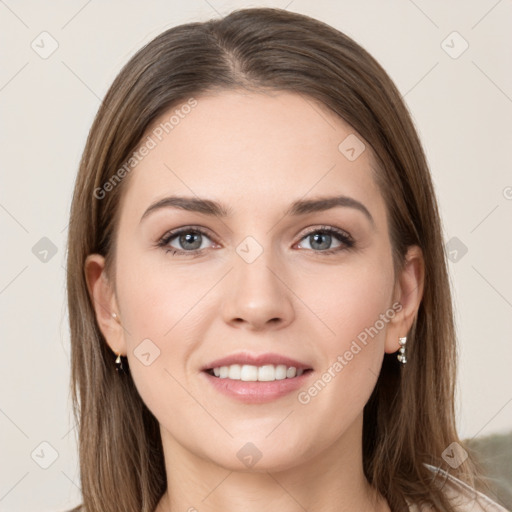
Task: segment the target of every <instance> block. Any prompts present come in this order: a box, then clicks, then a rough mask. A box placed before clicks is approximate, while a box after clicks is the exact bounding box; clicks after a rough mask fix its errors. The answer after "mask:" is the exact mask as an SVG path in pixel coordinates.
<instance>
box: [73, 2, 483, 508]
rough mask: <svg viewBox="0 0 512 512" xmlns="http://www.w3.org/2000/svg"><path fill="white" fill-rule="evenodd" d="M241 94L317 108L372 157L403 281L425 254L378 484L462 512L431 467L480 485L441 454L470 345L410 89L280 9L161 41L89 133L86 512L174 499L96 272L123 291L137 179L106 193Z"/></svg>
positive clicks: (83, 195)
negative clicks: (455, 302)
mask: <svg viewBox="0 0 512 512" xmlns="http://www.w3.org/2000/svg"><path fill="white" fill-rule="evenodd" d="M240 87H243V88H245V89H248V90H254V91H264V90H268V91H272V90H275V91H290V92H294V93H298V94H302V95H304V97H305V98H312V99H315V100H317V101H319V102H321V103H323V104H324V105H326V106H327V107H328V108H329V109H331V110H332V111H333V112H335V113H336V114H338V115H339V116H340V117H341V118H342V119H344V120H345V121H346V122H347V123H348V124H349V125H351V126H352V127H353V128H354V130H355V131H356V132H357V133H358V134H359V135H360V136H361V137H362V138H363V139H364V140H365V141H366V142H367V144H368V145H369V146H370V148H371V151H372V154H373V155H374V156H375V159H376V162H377V163H378V168H377V169H375V180H376V182H377V184H378V185H379V187H380V190H381V193H382V194H383V197H384V199H385V202H386V205H387V212H388V218H389V228H390V237H391V242H392V247H393V262H394V266H395V272H399V271H400V269H401V268H402V265H403V264H404V256H405V254H406V251H407V247H408V246H409V245H413V244H417V245H419V246H420V247H421V249H422V251H423V256H424V259H425V282H424V293H423V298H422V302H421V304H420V307H419V310H418V314H417V317H416V319H415V323H414V325H413V328H412V329H411V331H410V332H409V333H408V341H407V353H408V362H407V364H406V365H405V366H404V367H403V368H400V367H399V364H400V363H398V362H397V359H396V356H395V355H389V354H386V355H385V357H384V362H383V366H382V370H381V374H380V376H379V379H378V381H377V384H376V387H375V389H374V391H373V394H372V396H371V398H370V400H369V401H368V403H367V404H366V406H365V410H364V427H363V467H364V472H365V475H366V477H367V479H368V481H369V482H370V483H371V484H372V485H374V486H375V487H376V488H377V489H378V491H379V492H380V493H381V494H382V495H383V496H384V497H385V498H386V499H387V500H388V503H389V505H390V506H391V508H392V510H405V509H406V508H405V500H407V501H409V502H414V503H422V502H425V503H429V504H433V505H434V506H435V507H436V509H437V510H440V511H452V510H455V509H454V508H453V505H450V503H449V502H448V500H447V499H446V497H445V495H444V494H443V492H442V490H440V488H439V486H438V485H436V481H435V480H434V479H433V473H432V471H431V470H430V469H428V468H427V467H426V466H425V464H424V463H428V464H432V465H434V466H438V467H441V468H443V469H445V470H446V471H448V472H449V473H451V474H453V475H455V476H458V477H459V478H461V479H462V480H464V481H465V482H467V483H468V484H470V485H472V486H474V485H475V483H476V481H477V480H478V478H477V475H478V473H476V469H475V466H474V464H473V461H472V457H469V458H468V459H467V460H466V461H465V462H464V463H463V464H461V465H460V466H459V467H458V468H457V469H452V468H451V467H449V466H447V464H446V463H445V461H444V460H443V458H442V456H441V454H442V452H443V451H444V450H445V449H446V448H447V447H448V446H449V445H450V444H451V443H453V442H457V443H459V444H460V445H461V446H463V443H462V441H461V440H460V439H459V438H458V435H457V432H456V428H455V420H454V386H455V361H456V340H455V329H454V323H453V313H452V303H451V293H450V285H449V279H448V274H447V261H446V257H445V252H444V245H443V237H442V232H441V223H440V218H439V213H438V207H437V203H436V198H435V194H434V188H433V185H432V181H431V177H430V173H429V169H428V166H427V162H426V158H425V155H424V152H423V149H422V146H421V144H420V141H419V138H418V135H417V133H416V130H415V127H414V125H413V122H412V120H411V117H410V115H409V113H408V110H407V108H406V106H405V105H404V103H403V101H402V98H401V95H400V93H399V91H398V90H397V89H396V87H395V85H394V84H393V82H392V81H391V79H390V78H389V77H388V75H387V74H386V72H385V71H384V70H383V68H382V67H381V66H380V65H379V64H378V63H377V62H376V61H375V59H374V58H373V57H371V55H369V54H368V53H367V52H366V51H365V50H364V49H363V48H362V47H361V46H359V45H358V44H357V43H355V42H354V41H353V40H352V39H350V38H349V37H347V36H346V35H345V34H343V33H341V32H339V31H338V30H335V29H334V28H332V27H330V26H329V25H326V24H324V23H322V22H320V21H317V20H314V19H312V18H310V17H307V16H304V15H301V14H296V13H291V12H287V11H285V10H280V9H270V8H252V9H241V10H236V11H233V12H232V13H231V14H229V15H228V16H226V17H224V18H221V19H217V20H210V21H206V22H196V23H188V24H186V25H181V26H177V27H174V28H171V29H169V30H167V31H165V32H164V33H162V34H161V35H159V36H158V37H156V38H155V39H154V40H152V41H151V42H150V43H149V44H147V45H146V46H144V47H143V48H142V49H141V50H139V51H138V52H137V53H136V54H135V55H134V56H133V57H132V58H131V59H130V61H129V62H128V63H127V64H126V65H125V66H124V68H123V69H122V70H121V72H120V73H119V75H118V76H117V77H116V79H115V81H114V82H113V84H112V86H111V87H110V89H109V91H108V93H107V94H106V97H105V99H104V101H103V103H102V105H101V107H100V109H99V111H98V114H97V116H96V118H95V120H94V123H93V126H92V128H91V131H90V133H89V137H88V139H87V143H86V146H85V149H84V152H83V156H82V160H81V163H80V169H79V173H78V176H77V180H76V184H75V189H74V195H73V201H72V207H71V214H70V224H69V234H68V261H67V263H68V264H67V290H68V307H69V321H70V330H71V360H72V368H71V387H72V398H73V405H74V409H73V410H74V414H75V419H76V421H77V423H78V433H79V457H80V475H81V486H82V494H83V510H85V511H87V512H114V511H115V512H117V511H119V510H123V511H124V512H153V510H154V508H155V507H156V505H157V503H158V501H159V499H160V498H161V496H162V494H163V493H164V491H165V489H166V475H165V466H164V459H163V450H162V445H161V439H160V433H159V425H158V422H157V420H156V419H155V417H154V416H153V415H152V414H151V412H150V411H149V410H148V409H147V407H146V406H145V404H144V403H143V401H142V400H141V398H140V396H139V394H138V392H137V390H136V388H135V385H134V383H133V381H132V379H131V377H130V375H129V374H127V375H121V376H120V375H118V374H117V373H116V371H115V368H114V358H115V356H114V354H113V353H112V351H111V350H110V349H109V347H108V345H107V343H106V341H105V340H104V338H103V336H102V333H101V331H100V329H99V327H98V324H97V322H96V317H95V313H94V308H93V304H92V302H91V297H90V296H89V293H88V289H87V283H86V279H85V274H84V262H85V259H86V257H87V255H89V254H91V253H100V254H102V255H103V256H104V257H105V259H106V269H107V270H106V271H107V276H108V278H109V279H110V281H111V282H112V283H114V284H115V281H114V276H115V273H114V271H113V268H114V261H115V234H116V229H117V225H118V221H119V212H120V203H121V198H122V197H123V190H124V189H125V188H126V187H127V182H129V176H130V175H129V173H127V174H126V176H125V177H124V178H123V179H121V180H118V181H119V182H116V183H115V186H112V187H110V188H111V190H110V189H109V192H108V193H107V194H103V195H104V197H103V196H102V195H101V194H100V193H99V192H98V190H99V189H101V187H103V185H104V184H105V183H107V182H109V180H112V178H113V177H114V175H115V174H116V172H117V173H118V170H119V169H121V168H122V167H123V165H125V164H126V161H127V159H129V158H130V155H131V154H132V152H133V151H134V150H135V149H136V148H137V146H138V145H139V144H140V143H141V138H142V137H143V135H144V134H145V133H146V130H147V129H148V127H149V126H151V123H152V122H153V121H155V119H156V118H158V117H159V116H161V115H162V114H163V113H164V112H166V111H167V110H168V109H169V108H171V107H173V106H176V105H179V104H180V103H182V104H183V103H185V102H187V101H188V100H189V99H190V98H192V97H195V98H197V97H199V96H200V95H201V94H202V93H205V92H209V91H212V90H230V89H238V88H240ZM117 176H118V177H119V173H118V174H117ZM111 183H113V182H112V181H111Z"/></svg>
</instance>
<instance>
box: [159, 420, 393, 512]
mask: <svg viewBox="0 0 512 512" xmlns="http://www.w3.org/2000/svg"><path fill="white" fill-rule="evenodd" d="M160 429H161V433H162V442H163V446H164V456H165V463H166V473H167V486H168V487H167V488H168V490H169V489H170V490H171V492H170V493H169V492H168V491H166V493H165V494H164V495H163V497H162V499H161V500H160V502H159V504H158V506H157V508H156V509H155V512H177V511H190V512H194V511H195V512H196V511H201V512H218V511H220V510H222V511H223V512H235V511H239V510H244V512H259V511H261V510H268V509H269V508H270V509H273V510H279V511H281V512H297V510H301V509H302V510H308V511H310V512H332V511H334V510H336V511H338V512H348V511H353V510H365V511H375V512H390V508H389V506H388V504H387V502H386V500H385V499H384V498H383V497H382V496H381V495H380V494H379V493H378V492H377V491H376V490H375V489H374V488H373V487H371V486H370V484H369V483H368V481H367V480H366V477H365V476H364V473H363V467H362V437H361V436H362V415H361V417H359V418H358V419H357V420H356V421H355V422H354V424H353V425H352V426H351V427H350V428H349V430H347V431H346V432H345V433H344V434H343V436H341V437H340V438H339V439H338V440H337V442H336V443H335V444H334V445H330V446H325V447H324V448H323V450H321V451H319V452H315V455H314V456H313V457H311V458H309V459H307V460H304V461H302V462H301V463H299V464H297V465H294V466H292V467H288V468H286V469H282V470H278V471H276V470H272V468H270V467H268V468H263V467H262V468H260V469H255V468H256V467H257V466H255V468H254V469H252V470H251V471H250V472H249V471H234V470H231V469H226V468H223V467H221V466H219V465H217V464H215V462H214V461H211V460H206V459H204V458H201V457H198V456H196V455H195V454H192V453H191V452H189V451H188V450H186V449H185V448H184V447H183V446H182V445H180V444H179V443H178V442H177V441H176V440H175V439H174V438H173V437H172V436H171V435H170V433H169V432H168V431H166V430H165V429H164V428H163V427H162V426H161V427H160ZM313 448H316V447H312V449H313ZM261 462H263V459H262V461H261ZM258 466H259V465H258Z"/></svg>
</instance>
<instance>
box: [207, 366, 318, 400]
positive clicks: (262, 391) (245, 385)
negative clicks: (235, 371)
mask: <svg viewBox="0 0 512 512" xmlns="http://www.w3.org/2000/svg"><path fill="white" fill-rule="evenodd" d="M201 373H202V374H203V375H204V376H205V377H206V378H207V379H208V382H210V383H211V385H212V386H213V387H214V388H215V389H216V390H217V391H220V392H221V393H222V394H224V395H226V396H229V397H231V398H236V399H237V400H240V401H241V402H244V403H248V404H261V403H266V402H271V401H272V400H276V399H278V398H281V397H283V396H285V395H288V394H289V393H292V392H293V391H297V390H298V389H299V388H300V387H302V386H303V385H304V383H305V381H306V380H307V379H308V378H309V376H310V375H311V374H312V373H313V371H311V370H310V371H306V372H304V373H303V374H302V375H300V376H299V377H293V378H292V379H288V378H287V379H281V380H273V381H270V382H255V381H252V382H251V381H249V382H247V381H243V380H232V379H228V378H223V379H221V378H220V377H215V376H213V375H210V374H209V373H207V372H206V371H203V372H201Z"/></svg>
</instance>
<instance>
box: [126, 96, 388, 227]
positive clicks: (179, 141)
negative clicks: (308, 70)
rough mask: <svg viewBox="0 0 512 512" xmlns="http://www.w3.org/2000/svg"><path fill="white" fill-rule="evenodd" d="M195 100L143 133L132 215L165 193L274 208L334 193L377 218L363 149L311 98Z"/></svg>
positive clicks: (129, 198)
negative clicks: (143, 150) (360, 204)
mask: <svg viewBox="0 0 512 512" xmlns="http://www.w3.org/2000/svg"><path fill="white" fill-rule="evenodd" d="M195 101H196V103H195V106H194V107H193V108H188V107H187V108H183V105H186V104H187V102H186V101H184V102H183V103H182V104H181V105H180V104H178V105H175V106H174V107H172V108H171V109H169V110H168V111H167V112H166V113H165V114H163V115H162V116H160V118H158V119H157V120H156V121H155V122H154V123H153V124H152V125H151V126H150V127H149V129H148V130H147V132H146V134H145V136H144V137H143V140H142V142H144V141H146V143H148V142H149V143H148V144H147V145H148V147H149V146H152V147H151V149H150V150H149V151H148V152H147V154H146V155H145V156H144V157H143V158H141V159H140V161H139V163H138V164H137V165H136V167H135V168H134V169H133V171H131V176H130V184H129V187H128V191H127V192H126V198H125V203H128V202H129V203H130V204H131V205H132V206H133V208H131V210H132V211H137V213H140V214H142V210H143V209H144V208H145V207H147V205H148V204H149V203H150V202H153V201H154V200H155V199H158V198H161V197H165V195H167V194H171V193H172V194H184V195H197V196H200V197H204V198H210V199H213V200H218V199H221V200H222V202H224V203H228V204H237V203H238V205H239V206H245V207H251V208H255V207H256V208H258V207H261V205H262V204H265V205H266V206H267V207H269V208H270V207H272V205H273V204H275V205H276V208H277V209H279V210H283V209H284V208H286V207H287V206H288V205H289V203H290V202H291V201H293V200H295V199H298V198H301V197H304V196H306V197H307V196H314V195H325V194H334V193H338V194H344V195H349V196H352V197H354V198H356V199H357V200H359V201H362V202H364V203H365V204H368V203H370V204H373V211H375V213H376V215H377V216H378V215H379V213H382V211H381V212H379V211H378V208H382V207H383V204H382V198H380V193H379V190H378V189H377V186H376V184H375V183H374V180H373V178H372V172H373V171H372V168H371V166H373V165H374V163H373V156H372V154H371V151H370V148H369V146H368V145H365V143H364V141H363V140H362V138H361V137H360V136H359V135H358V134H356V133H355V132H354V130H353V129H352V128H351V126H350V125H348V124H347V123H346V122H345V121H343V120H342V119H341V118H340V117H339V116H337V115H336V114H335V113H333V112H331V111H330V110H329V109H328V108H327V107H325V106H324V105H322V104H320V103H318V102H316V101H315V100H314V99H312V98H310V97H307V96H304V95H301V94H296V93H291V92H272V93H253V92H251V93H249V92H246V91H222V92H217V93H211V94H208V95H201V96H197V97H195ZM148 137H149V138H148ZM352 148H353V149H354V151H352ZM347 149H348V151H349V152H348V153H347ZM354 154H355V156H356V158H355V159H354V158H353V157H354ZM379 201H380V204H379ZM242 203H243V204H242ZM234 210H235V211H236V210H237V207H234ZM376 210H377V211H376ZM139 217H140V215H139Z"/></svg>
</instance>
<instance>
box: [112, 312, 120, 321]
mask: <svg viewBox="0 0 512 512" xmlns="http://www.w3.org/2000/svg"><path fill="white" fill-rule="evenodd" d="M112 318H113V319H114V320H115V321H116V322H117V323H120V320H119V317H118V316H117V315H116V313H112Z"/></svg>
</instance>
